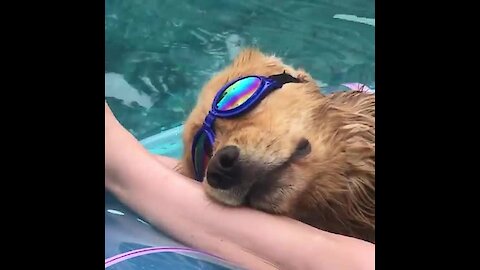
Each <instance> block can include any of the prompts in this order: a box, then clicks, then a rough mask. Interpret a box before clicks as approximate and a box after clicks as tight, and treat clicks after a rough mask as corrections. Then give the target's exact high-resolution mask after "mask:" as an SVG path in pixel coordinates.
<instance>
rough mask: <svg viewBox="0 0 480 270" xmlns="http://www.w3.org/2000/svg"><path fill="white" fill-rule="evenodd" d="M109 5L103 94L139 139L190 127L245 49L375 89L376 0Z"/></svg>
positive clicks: (120, 1)
mask: <svg viewBox="0 0 480 270" xmlns="http://www.w3.org/2000/svg"><path fill="white" fill-rule="evenodd" d="M105 5H106V13H105V96H106V99H107V101H108V103H109V105H110V107H111V109H112V110H113V112H114V113H115V115H116V116H117V118H118V119H119V121H120V122H121V123H122V124H123V125H124V126H125V127H126V128H127V129H128V130H129V131H130V132H132V134H133V135H134V136H136V137H137V138H138V139H143V138H146V137H149V136H151V135H154V134H157V133H159V132H160V131H163V130H167V129H170V128H172V127H176V126H179V125H180V124H182V123H183V121H184V120H185V118H186V117H187V115H188V113H189V112H190V110H191V109H192V107H193V106H194V104H195V101H196V96H197V94H198V92H199V91H200V89H201V87H202V85H203V84H204V83H205V82H206V81H207V80H208V79H209V78H210V77H211V76H212V75H213V74H214V73H215V72H217V71H219V70H220V69H222V68H223V67H224V66H226V65H227V64H228V63H229V61H230V60H231V59H232V57H234V56H235V54H236V53H237V52H238V51H239V49H240V48H241V47H244V46H249V45H254V46H256V47H259V48H260V49H261V50H262V51H265V52H267V53H274V54H276V55H277V56H280V57H282V58H283V59H284V61H285V62H286V63H288V64H292V65H294V66H296V67H302V68H304V69H305V70H307V71H308V72H309V73H311V74H312V76H313V77H314V78H315V79H316V80H317V81H318V82H319V83H320V84H321V85H322V86H330V85H336V84H340V83H342V82H353V81H355V82H362V83H366V84H369V85H374V84H375V71H374V70H375V19H374V18H375V9H374V5H375V2H374V1H373V0H342V1H340V0H301V1H287V0H285V1H276V0H262V1H255V0H245V1H237V0H235V1H233V0H222V1H218V0H208V1H206V0H203V1H195V0H183V1H172V0H163V1H143V0H128V1H125V0H106V1H105ZM177 140H178V137H177ZM171 147H173V148H175V149H178V146H171ZM158 151H159V152H162V151H164V150H162V149H160V150H158ZM167 152H168V151H167ZM177 154H178V151H177V152H175V153H170V154H169V153H167V155H171V156H177Z"/></svg>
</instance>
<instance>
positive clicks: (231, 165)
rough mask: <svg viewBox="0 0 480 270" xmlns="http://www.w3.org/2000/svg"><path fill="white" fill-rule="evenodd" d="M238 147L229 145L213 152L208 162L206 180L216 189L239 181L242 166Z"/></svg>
mask: <svg viewBox="0 0 480 270" xmlns="http://www.w3.org/2000/svg"><path fill="white" fill-rule="evenodd" d="M239 156H240V149H239V148H238V147H237V146H233V145H229V146H225V147H224V148H222V149H220V150H218V151H217V153H215V155H214V156H213V157H212V159H211V160H210V162H209V164H208V169H207V182H208V184H209V185H210V186H211V187H213V188H217V189H229V188H231V187H233V186H235V185H238V184H239V183H240V179H241V173H242V166H241V162H240V161H239Z"/></svg>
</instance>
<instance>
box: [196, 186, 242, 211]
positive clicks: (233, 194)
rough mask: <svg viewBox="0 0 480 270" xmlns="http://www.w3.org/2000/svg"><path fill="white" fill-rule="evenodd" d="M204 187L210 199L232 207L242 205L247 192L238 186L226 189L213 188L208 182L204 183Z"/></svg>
mask: <svg viewBox="0 0 480 270" xmlns="http://www.w3.org/2000/svg"><path fill="white" fill-rule="evenodd" d="M204 187H205V192H206V193H207V195H208V196H209V197H210V198H211V199H213V200H215V201H216V202H219V203H221V204H224V205H227V206H233V207H235V206H241V205H243V204H244V200H245V197H246V195H247V192H248V190H245V189H240V188H231V189H228V190H221V189H215V188H212V187H211V186H209V185H208V184H205V185H204Z"/></svg>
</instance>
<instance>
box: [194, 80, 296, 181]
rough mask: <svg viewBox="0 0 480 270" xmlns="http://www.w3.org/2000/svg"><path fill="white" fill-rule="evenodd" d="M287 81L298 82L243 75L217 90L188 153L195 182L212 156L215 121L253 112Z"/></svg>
mask: <svg viewBox="0 0 480 270" xmlns="http://www.w3.org/2000/svg"><path fill="white" fill-rule="evenodd" d="M291 82H293V83H299V82H300V80H299V79H297V78H294V77H292V76H291V75H289V74H286V73H285V72H283V73H282V74H277V75H272V76H270V77H263V76H246V77H241V78H239V79H236V80H233V81H230V82H229V83H227V84H226V85H225V86H223V87H222V88H221V89H220V91H218V93H217V94H216V96H215V98H214V99H213V103H212V108H211V110H210V111H209V112H208V114H207V116H206V117H205V120H204V122H203V125H202V127H201V128H200V129H199V130H198V131H197V133H196V134H195V136H194V137H193V144H192V149H191V151H192V161H193V169H194V171H195V179H196V180H197V181H200V182H201V181H203V178H204V176H205V171H206V169H207V165H208V161H209V160H210V158H211V157H212V148H213V144H214V142H215V131H214V122H215V119H216V118H217V117H218V118H234V117H237V116H240V115H241V114H243V113H246V112H248V111H250V110H251V109H253V108H254V107H255V106H256V105H257V104H258V103H259V102H260V101H261V100H262V99H263V98H264V97H265V96H266V95H268V94H269V93H271V92H272V91H274V90H276V89H279V88H282V86H283V85H284V84H286V83H291Z"/></svg>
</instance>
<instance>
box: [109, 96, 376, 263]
mask: <svg viewBox="0 0 480 270" xmlns="http://www.w3.org/2000/svg"><path fill="white" fill-rule="evenodd" d="M175 164H176V160H174V159H171V158H167V157H160V156H155V155H152V154H150V153H148V152H147V151H146V150H145V149H144V148H143V146H142V145H141V144H140V143H139V142H138V141H137V140H136V139H135V138H134V137H133V136H132V135H131V134H130V133H129V132H128V131H127V130H126V129H125V128H123V127H122V126H121V124H120V123H119V122H118V121H117V119H116V118H115V116H114V115H113V114H112V112H111V111H110V108H109V107H108V105H107V104H106V103H105V187H106V188H107V189H108V190H109V191H111V192H112V193H113V194H115V196H116V197H117V198H118V199H119V200H121V201H122V202H123V203H125V204H126V205H128V206H129V207H131V208H132V209H133V210H135V211H136V212H137V213H139V214H140V215H141V216H143V217H144V218H145V219H146V220H148V221H149V222H150V223H151V224H153V225H154V226H156V227H158V228H160V229H162V230H163V231H165V232H167V233H168V234H170V235H172V236H173V237H175V238H176V239H178V240H180V241H182V242H183V243H185V244H187V245H189V246H192V247H194V248H197V249H201V250H204V251H206V252H210V253H212V254H215V255H217V256H220V257H222V258H225V259H226V260H228V261H231V262H233V263H235V264H237V265H239V266H242V267H246V268H247V269H336V270H341V269H349V270H355V269H374V268H375V245H373V244H370V243H367V242H364V241H361V240H357V239H353V238H349V237H345V236H340V235H335V234H331V233H328V232H325V231H321V230H318V229H316V228H313V227H310V226H308V225H305V224H303V223H300V222H298V221H295V220H292V219H289V218H286V217H280V216H273V215H270V214H266V213H263V212H260V211H256V210H253V209H248V208H229V207H225V206H222V205H219V204H217V203H214V202H212V201H211V200H210V199H209V198H208V197H207V196H206V195H205V193H204V192H203V190H202V187H201V185H200V184H199V183H198V182H196V181H193V180H192V179H189V178H187V177H184V176H182V175H180V174H178V173H177V172H175V171H174V170H173V169H172V168H173V167H174V166H175Z"/></svg>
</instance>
